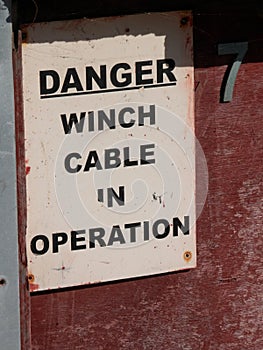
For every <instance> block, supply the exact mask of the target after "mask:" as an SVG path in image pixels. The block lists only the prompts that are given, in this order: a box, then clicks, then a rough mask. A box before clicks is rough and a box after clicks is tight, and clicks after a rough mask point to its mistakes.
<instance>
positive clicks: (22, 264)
mask: <svg viewBox="0 0 263 350" xmlns="http://www.w3.org/2000/svg"><path fill="white" fill-rule="evenodd" d="M18 40H19V42H18V48H17V49H15V48H14V49H13V72H14V89H15V130H16V159H17V200H18V203H17V205H18V227H19V232H18V240H19V273H20V317H21V320H20V324H21V350H29V349H30V341H31V339H30V338H31V331H30V319H31V315H30V295H29V288H28V281H27V257H26V240H25V237H26V180H25V149H24V148H25V144H24V120H23V94H22V65H21V59H22V57H21V35H20V33H19V36H18Z"/></svg>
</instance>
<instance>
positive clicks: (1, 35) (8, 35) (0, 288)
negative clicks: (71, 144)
mask: <svg viewBox="0 0 263 350" xmlns="http://www.w3.org/2000/svg"><path fill="white" fill-rule="evenodd" d="M10 9H11V0H0V43H1V45H0V121H1V128H0V223H1V227H0V242H1V244H0V316H1V317H0V344H1V349H5V350H16V349H20V348H21V340H20V338H21V337H20V333H21V332H20V297H19V249H18V216H17V173H16V146H15V107H14V84H13V67H12V21H11V10H10Z"/></svg>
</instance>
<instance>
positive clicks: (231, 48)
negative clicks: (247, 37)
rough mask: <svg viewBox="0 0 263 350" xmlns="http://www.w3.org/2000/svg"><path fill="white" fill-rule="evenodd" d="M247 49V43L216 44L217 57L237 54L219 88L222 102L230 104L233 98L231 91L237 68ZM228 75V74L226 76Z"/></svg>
mask: <svg viewBox="0 0 263 350" xmlns="http://www.w3.org/2000/svg"><path fill="white" fill-rule="evenodd" d="M247 49H248V43H247V41H244V42H239V43H226V44H218V55H220V56H221V55H230V54H237V56H236V59H235V61H234V62H233V64H232V67H231V69H230V70H227V72H226V76H225V78H224V80H223V83H222V87H221V99H222V102H230V101H231V100H232V96H233V89H234V85H235V81H236V77H237V73H238V70H239V67H240V65H241V63H242V60H243V58H244V57H245V54H246V52H247ZM227 73H228V74H227Z"/></svg>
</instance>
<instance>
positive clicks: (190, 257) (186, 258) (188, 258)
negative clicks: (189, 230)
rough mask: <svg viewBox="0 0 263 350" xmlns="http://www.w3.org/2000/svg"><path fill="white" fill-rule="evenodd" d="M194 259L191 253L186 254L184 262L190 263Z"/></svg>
mask: <svg viewBox="0 0 263 350" xmlns="http://www.w3.org/2000/svg"><path fill="white" fill-rule="evenodd" d="M191 259H192V253H191V252H190V251H187V252H184V260H186V261H190V260H191Z"/></svg>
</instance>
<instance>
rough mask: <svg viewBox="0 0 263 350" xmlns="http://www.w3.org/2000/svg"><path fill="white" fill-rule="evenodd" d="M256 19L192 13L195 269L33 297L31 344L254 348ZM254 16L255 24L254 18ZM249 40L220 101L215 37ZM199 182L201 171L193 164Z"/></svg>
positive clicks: (261, 73) (257, 306)
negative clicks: (199, 163) (228, 94)
mask: <svg viewBox="0 0 263 350" xmlns="http://www.w3.org/2000/svg"><path fill="white" fill-rule="evenodd" d="M257 21H258V19H257V18H251V17H249V16H246V14H245V13H244V14H242V16H239V17H238V15H237V14H236V13H235V12H232V13H227V14H223V13H220V14H218V13H213V14H210V15H209V14H207V13H204V14H203V15H202V14H201V15H196V17H195V60H196V70H195V81H196V85H195V86H196V89H195V90H196V111H195V115H196V125H195V127H196V135H197V137H198V139H199V141H200V142H201V144H202V147H203V149H204V152H205V155H206V158H207V162H208V168H209V192H208V198H207V202H206V205H205V208H204V210H203V212H202V215H201V216H200V218H199V220H198V223H197V235H198V267H197V268H196V269H194V270H190V271H184V272H181V273H172V274H166V275H162V276H157V277H156V276H155V277H150V278H141V279H134V280H129V281H123V282H118V283H109V284H102V285H99V286H89V287H81V288H77V289H75V290H65V291H61V292H55V293H54V292H49V293H40V294H34V295H32V296H31V303H32V349H33V350H56V349H63V350H68V349H80V350H81V349H83V350H87V349H96V350H100V349H105V350H109V349H131V350H137V349H138V350H139V349H158V350H159V349H167V350H170V349H173V350H181V349H184V350H186V349H187V350H200V349H204V350H214V349H218V350H234V349H236V350H240V349H242V350H259V349H262V348H263V338H262V331H261V329H260V320H261V316H262V310H261V307H262V306H261V305H262V303H261V298H262V285H263V284H262V239H260V234H261V232H262V228H261V227H262V186H263V179H262V174H263V164H262V159H263V147H262V135H263V123H262V109H263V105H262V103H263V102H262V96H263V66H262V62H260V60H261V57H260V55H261V53H262V51H260V50H262V49H260V48H261V47H262V41H260V38H259V33H258V31H257V26H256V25H255V22H256V23H257ZM258 23H259V22H258ZM244 40H248V42H249V51H248V54H247V56H246V58H245V63H244V64H242V65H241V68H240V71H239V73H238V77H237V81H236V84H235V88H234V96H233V101H232V102H231V103H224V104H222V103H220V102H219V94H220V87H221V82H222V78H223V76H224V72H225V69H226V64H228V63H230V62H232V60H233V57H231V55H230V56H226V57H218V56H217V49H216V48H217V44H218V43H219V42H233V41H244ZM197 174H198V181H202V174H201V173H200V169H199V168H198V167H197Z"/></svg>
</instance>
